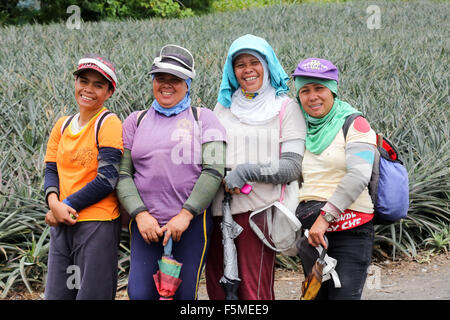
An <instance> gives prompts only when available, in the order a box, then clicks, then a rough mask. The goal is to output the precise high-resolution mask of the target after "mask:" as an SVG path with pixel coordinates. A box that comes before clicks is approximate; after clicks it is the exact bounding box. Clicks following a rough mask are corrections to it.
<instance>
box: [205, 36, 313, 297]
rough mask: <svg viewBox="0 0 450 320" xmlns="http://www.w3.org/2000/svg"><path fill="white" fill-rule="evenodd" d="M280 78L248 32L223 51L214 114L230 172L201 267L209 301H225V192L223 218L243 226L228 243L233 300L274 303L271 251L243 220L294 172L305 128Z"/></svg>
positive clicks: (268, 52) (265, 49)
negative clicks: (232, 255)
mask: <svg viewBox="0 0 450 320" xmlns="http://www.w3.org/2000/svg"><path fill="white" fill-rule="evenodd" d="M288 80H289V77H288V76H287V74H286V73H285V71H284V70H283V68H282V66H281V65H280V63H279V61H278V59H277V57H276V55H275V53H274V51H273V49H272V47H271V46H270V45H269V44H268V43H267V41H266V40H264V39H262V38H260V37H256V36H253V35H249V34H248V35H245V36H242V37H240V38H238V39H236V40H235V41H234V42H233V43H232V45H231V46H230V48H229V51H228V55H227V60H226V62H225V65H224V72H223V76H222V83H221V85H220V90H219V96H218V103H217V105H216V107H215V109H214V113H215V114H216V115H217V118H218V119H219V120H220V122H221V124H222V125H223V126H224V127H225V129H226V130H227V137H228V145H227V157H226V168H229V169H230V171H229V172H228V173H227V174H226V176H225V179H224V186H223V187H222V189H220V190H219V192H218V193H217V195H216V198H215V199H214V201H213V221H214V225H215V228H214V231H213V235H212V238H211V247H210V248H211V249H210V251H209V253H208V260H207V263H206V285H207V291H208V295H209V298H210V299H224V297H225V295H224V290H223V289H222V287H221V285H220V283H219V280H220V278H221V277H222V276H223V249H222V233H221V231H220V222H221V221H222V219H221V217H220V216H221V215H222V199H223V197H224V190H223V188H225V190H226V191H228V192H231V193H232V194H233V198H232V201H231V213H232V214H233V219H234V221H236V222H237V223H238V224H239V225H240V226H242V227H243V231H242V232H241V233H240V235H239V236H238V237H237V238H236V239H235V240H234V241H235V244H236V248H237V260H238V269H239V278H240V279H241V283H240V286H239V291H238V297H239V299H241V300H253V299H268V300H270V299H274V291H273V280H274V266H275V251H273V250H271V249H270V248H269V247H267V246H265V245H264V243H263V242H262V241H261V240H260V239H259V238H258V236H257V235H256V234H255V233H254V232H253V231H252V229H251V228H250V226H249V215H250V213H251V212H252V211H255V210H257V209H260V208H263V207H265V206H267V205H269V204H271V203H273V202H274V201H277V200H279V198H280V189H281V188H280V185H281V184H286V183H289V182H291V181H294V180H297V179H298V178H299V177H300V175H301V160H302V156H303V152H304V141H305V136H306V126H305V121H304V117H303V114H302V112H301V110H300V107H299V105H298V104H297V102H296V101H294V100H292V99H290V98H288V97H287V95H286V92H288V90H289V88H288V87H287V85H286V83H287V81H288ZM281 110H283V114H284V116H283V117H282V118H281V117H280V112H281ZM280 118H281V119H280ZM280 130H281V132H282V136H281V137H280V135H279V134H280ZM280 148H281V149H280ZM280 150H281V155H280ZM245 184H250V185H251V186H252V191H251V192H250V194H242V193H241V192H240V189H241V188H242V187H243V186H244V185H245Z"/></svg>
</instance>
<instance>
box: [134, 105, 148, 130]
mask: <svg viewBox="0 0 450 320" xmlns="http://www.w3.org/2000/svg"><path fill="white" fill-rule="evenodd" d="M147 111H148V109H145V110H141V111H139V112H138V114H137V116H136V127H139V125H140V124H141V122H142V120H144V118H145V116H146V115H147Z"/></svg>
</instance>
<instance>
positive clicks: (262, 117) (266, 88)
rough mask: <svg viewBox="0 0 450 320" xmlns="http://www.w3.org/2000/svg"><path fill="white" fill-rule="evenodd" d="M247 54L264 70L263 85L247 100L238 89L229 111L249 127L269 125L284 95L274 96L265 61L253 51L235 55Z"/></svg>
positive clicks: (278, 111)
mask: <svg viewBox="0 0 450 320" xmlns="http://www.w3.org/2000/svg"><path fill="white" fill-rule="evenodd" d="M243 53H247V54H250V55H252V56H254V57H256V58H257V59H258V60H259V61H260V62H261V64H262V66H263V68H264V75H263V83H262V86H261V88H259V90H258V91H257V93H258V94H257V95H256V97H254V98H247V97H246V96H245V95H244V93H243V92H242V88H241V87H239V88H238V89H237V90H236V91H235V92H234V93H233V95H232V97H231V106H230V111H231V113H232V114H234V115H235V116H236V117H237V118H238V119H239V121H241V122H242V123H245V124H249V125H262V124H266V123H269V122H270V121H272V120H273V119H274V118H276V117H278V114H279V113H280V109H281V105H282V101H283V100H284V99H285V98H286V95H285V94H281V95H279V96H277V95H276V90H275V88H274V87H272V85H271V83H270V74H269V69H268V66H267V62H266V60H265V59H264V58H263V57H262V56H261V55H260V54H259V53H258V52H256V51H254V50H241V51H239V52H238V53H237V54H236V57H237V56H238V55H240V54H243Z"/></svg>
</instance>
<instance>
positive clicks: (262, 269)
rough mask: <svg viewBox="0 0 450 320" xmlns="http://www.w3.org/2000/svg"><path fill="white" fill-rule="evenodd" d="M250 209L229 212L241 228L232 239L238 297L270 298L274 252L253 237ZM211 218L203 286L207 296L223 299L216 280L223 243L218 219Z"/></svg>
mask: <svg viewBox="0 0 450 320" xmlns="http://www.w3.org/2000/svg"><path fill="white" fill-rule="evenodd" d="M249 215H250V212H247V213H241V214H236V215H233V219H234V221H236V222H237V223H238V224H239V225H240V226H241V227H243V228H244V230H243V231H242V232H241V234H240V235H239V236H238V237H237V238H236V239H234V243H235V244H236V249H237V258H238V269H239V278H240V279H241V283H240V286H239V290H238V296H239V299H240V300H274V299H275V296H274V289H273V282H274V275H275V255H276V254H275V251H273V250H271V249H269V248H268V247H267V246H265V245H264V244H263V242H262V241H261V240H260V239H259V238H258V237H257V236H256V234H255V233H254V232H253V230H252V229H251V228H250V225H249V223H248V217H249ZM221 221H222V217H213V223H214V230H213V233H212V237H211V243H210V247H209V251H208V257H207V260H206V289H207V292H208V296H209V299H211V300H224V299H225V293H224V291H223V288H222V286H221V285H220V283H219V280H220V278H221V277H222V276H223V246H222V231H221V230H220V222H221Z"/></svg>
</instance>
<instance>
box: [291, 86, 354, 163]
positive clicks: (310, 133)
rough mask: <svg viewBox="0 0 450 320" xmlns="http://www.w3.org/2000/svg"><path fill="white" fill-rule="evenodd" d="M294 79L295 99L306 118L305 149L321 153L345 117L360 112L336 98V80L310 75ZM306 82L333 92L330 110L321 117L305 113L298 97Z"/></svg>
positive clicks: (342, 123) (334, 135)
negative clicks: (317, 84) (319, 85)
mask: <svg viewBox="0 0 450 320" xmlns="http://www.w3.org/2000/svg"><path fill="white" fill-rule="evenodd" d="M294 80H295V91H296V94H297V101H298V103H299V104H300V106H301V108H302V111H303V115H304V116H305V120H306V128H307V131H306V149H307V150H308V151H310V152H312V153H314V154H321V153H322V151H323V150H325V149H326V148H327V147H328V146H329V145H330V143H331V142H332V141H333V140H334V138H335V137H336V134H337V133H338V132H339V130H340V129H341V128H342V126H343V125H344V122H345V119H346V118H347V117H348V116H349V115H351V114H353V113H359V114H361V112H359V111H358V110H356V109H355V108H353V107H352V106H351V105H350V104H348V103H347V102H344V101H341V100H339V99H338V98H337V82H336V81H335V80H328V79H320V78H310V77H295V79H294ZM308 83H319V84H321V85H323V86H325V87H327V88H328V89H330V91H331V92H332V93H333V94H334V103H333V106H332V107H331V110H330V112H328V114H326V115H325V116H324V117H322V118H314V117H311V116H310V115H309V114H307V113H306V111H305V110H304V109H303V106H302V104H301V102H300V99H299V98H298V92H299V91H300V89H301V88H302V87H303V86H304V85H305V84H308Z"/></svg>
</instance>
